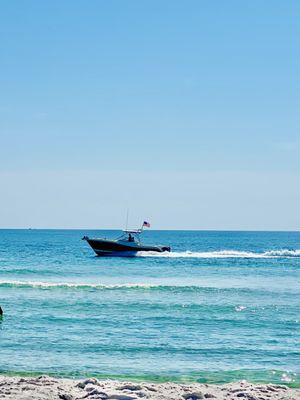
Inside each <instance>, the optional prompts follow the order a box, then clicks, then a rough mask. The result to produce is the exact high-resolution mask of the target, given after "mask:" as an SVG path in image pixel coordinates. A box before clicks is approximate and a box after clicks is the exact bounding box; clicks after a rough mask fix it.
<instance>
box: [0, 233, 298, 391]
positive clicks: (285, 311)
mask: <svg viewBox="0 0 300 400" xmlns="http://www.w3.org/2000/svg"><path fill="white" fill-rule="evenodd" d="M118 234H119V232H116V231H115V232H114V231H78V230H73V231H72V230H69V231H64V230H1V231H0V304H1V305H2V308H3V309H4V311H5V316H4V318H3V320H2V322H1V323H0V352H1V353H0V355H1V357H0V372H1V373H22V374H35V373H36V374H41V373H47V374H54V375H59V376H76V377H78V376H86V375H94V376H99V377H118V378H131V379H150V380H159V381H163V380H170V379H172V380H184V381H201V382H203V381H204V382H225V381H232V380H236V379H241V378H245V379H249V380H252V381H268V382H269V381H272V382H281V383H282V382H284V383H287V384H290V385H293V386H300V380H299V379H300V378H299V372H300V329H299V327H300V305H299V303H300V296H299V294H300V232H298V233H296V232H293V233H289V232H250V233H249V232H248V233H247V232H212V231H210V232H205V231H200V232H195V231H148V232H146V233H145V235H144V241H145V242H146V243H153V244H163V245H171V247H172V250H173V251H172V253H170V254H156V255H155V254H150V255H149V254H145V253H142V254H139V255H138V256H137V257H135V258H100V257H95V256H94V254H93V251H92V250H91V249H90V248H89V247H88V245H87V243H86V242H84V241H81V240H80V239H81V237H82V236H83V235H88V236H94V235H95V236H105V237H114V236H117V235H118Z"/></svg>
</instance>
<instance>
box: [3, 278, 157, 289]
mask: <svg viewBox="0 0 300 400" xmlns="http://www.w3.org/2000/svg"><path fill="white" fill-rule="evenodd" d="M1 286H2V287H5V286H6V287H14V286H15V287H24V288H26V287H27V288H29V287H30V288H41V289H51V288H58V289H59V288H62V289H65V288H70V289H72V288H75V289H88V288H90V289H123V288H124V289H126V288H127V289H130V288H145V289H147V288H152V287H156V286H159V285H148V284H144V283H127V284H115V285H103V284H97V283H74V282H39V281H15V280H14V281H0V287H1Z"/></svg>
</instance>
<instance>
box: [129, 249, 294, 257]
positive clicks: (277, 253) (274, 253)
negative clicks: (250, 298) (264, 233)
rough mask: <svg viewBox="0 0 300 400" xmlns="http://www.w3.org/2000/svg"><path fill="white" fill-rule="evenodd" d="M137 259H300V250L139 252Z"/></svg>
mask: <svg viewBox="0 0 300 400" xmlns="http://www.w3.org/2000/svg"><path fill="white" fill-rule="evenodd" d="M137 257H162V258H290V257H300V250H289V249H282V250H269V251H265V252H262V253H255V252H251V251H239V250H220V251H203V252H198V251H171V252H169V253H168V252H164V253H157V252H151V251H149V252H145V251H140V252H138V253H137Z"/></svg>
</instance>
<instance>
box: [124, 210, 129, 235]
mask: <svg viewBox="0 0 300 400" xmlns="http://www.w3.org/2000/svg"><path fill="white" fill-rule="evenodd" d="M128 214H129V209H128V208H127V212H126V228H125V230H126V231H127V229H128Z"/></svg>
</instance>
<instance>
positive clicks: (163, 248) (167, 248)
mask: <svg viewBox="0 0 300 400" xmlns="http://www.w3.org/2000/svg"><path fill="white" fill-rule="evenodd" d="M161 250H162V251H171V247H169V246H163V247H162V248H161Z"/></svg>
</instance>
